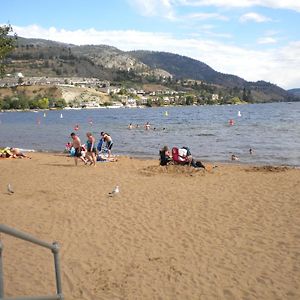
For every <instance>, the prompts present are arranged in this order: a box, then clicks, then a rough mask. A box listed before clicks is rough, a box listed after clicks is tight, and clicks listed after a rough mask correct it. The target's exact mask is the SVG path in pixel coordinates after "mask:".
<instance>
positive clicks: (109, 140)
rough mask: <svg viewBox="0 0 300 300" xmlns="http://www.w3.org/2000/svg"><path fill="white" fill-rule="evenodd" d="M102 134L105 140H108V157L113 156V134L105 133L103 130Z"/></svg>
mask: <svg viewBox="0 0 300 300" xmlns="http://www.w3.org/2000/svg"><path fill="white" fill-rule="evenodd" d="M101 136H102V138H103V141H104V142H106V148H107V151H108V157H110V156H111V148H112V146H113V144H114V143H113V141H112V138H111V136H110V135H109V134H108V133H105V132H103V131H102V132H101Z"/></svg>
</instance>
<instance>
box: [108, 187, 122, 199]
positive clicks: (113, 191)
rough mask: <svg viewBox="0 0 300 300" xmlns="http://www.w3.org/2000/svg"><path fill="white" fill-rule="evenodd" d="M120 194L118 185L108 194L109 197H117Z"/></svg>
mask: <svg viewBox="0 0 300 300" xmlns="http://www.w3.org/2000/svg"><path fill="white" fill-rule="evenodd" d="M119 192H120V190H119V186H118V185H117V186H116V187H115V188H114V189H113V190H112V191H111V192H110V193H108V195H109V197H113V196H116V195H117V194H118V193H119Z"/></svg>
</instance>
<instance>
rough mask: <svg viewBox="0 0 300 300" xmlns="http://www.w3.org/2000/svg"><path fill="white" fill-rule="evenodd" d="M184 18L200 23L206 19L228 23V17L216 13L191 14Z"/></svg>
mask: <svg viewBox="0 0 300 300" xmlns="http://www.w3.org/2000/svg"><path fill="white" fill-rule="evenodd" d="M181 18H182V17H181ZM184 18H186V19H196V20H200V21H205V20H208V19H216V20H222V21H228V17H226V16H223V15H220V14H218V13H193V14H189V15H185V16H184Z"/></svg>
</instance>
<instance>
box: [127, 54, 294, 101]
mask: <svg viewBox="0 0 300 300" xmlns="http://www.w3.org/2000/svg"><path fill="white" fill-rule="evenodd" d="M130 53H131V55H132V56H133V57H135V58H136V59H139V60H140V61H142V62H143V63H144V64H146V65H148V66H150V67H152V68H161V69H164V70H166V71H167V72H169V73H170V74H172V75H173V76H175V77H177V78H189V79H195V80H201V81H205V82H207V83H211V84H215V85H221V86H223V87H227V88H239V89H244V88H245V89H247V90H251V92H252V96H253V97H254V98H256V99H259V100H260V101H262V102H268V101H287V100H294V97H293V95H292V94H290V93H289V92H288V91H286V90H284V89H282V88H280V87H278V86H277V85H274V84H272V83H269V82H266V81H257V82H249V81H246V80H244V79H242V78H240V77H238V76H235V75H230V74H224V73H220V72H217V71H215V70H214V69H212V68H211V67H210V66H208V65H207V64H205V63H203V62H201V61H198V60H195V59H192V58H189V57H186V56H181V55H178V54H172V53H167V52H154V51H131V52H130Z"/></svg>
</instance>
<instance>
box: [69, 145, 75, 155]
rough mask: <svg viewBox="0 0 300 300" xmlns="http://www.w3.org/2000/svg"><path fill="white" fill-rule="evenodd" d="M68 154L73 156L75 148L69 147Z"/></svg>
mask: <svg viewBox="0 0 300 300" xmlns="http://www.w3.org/2000/svg"><path fill="white" fill-rule="evenodd" d="M70 156H75V148H74V147H72V148H71V149H70Z"/></svg>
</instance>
